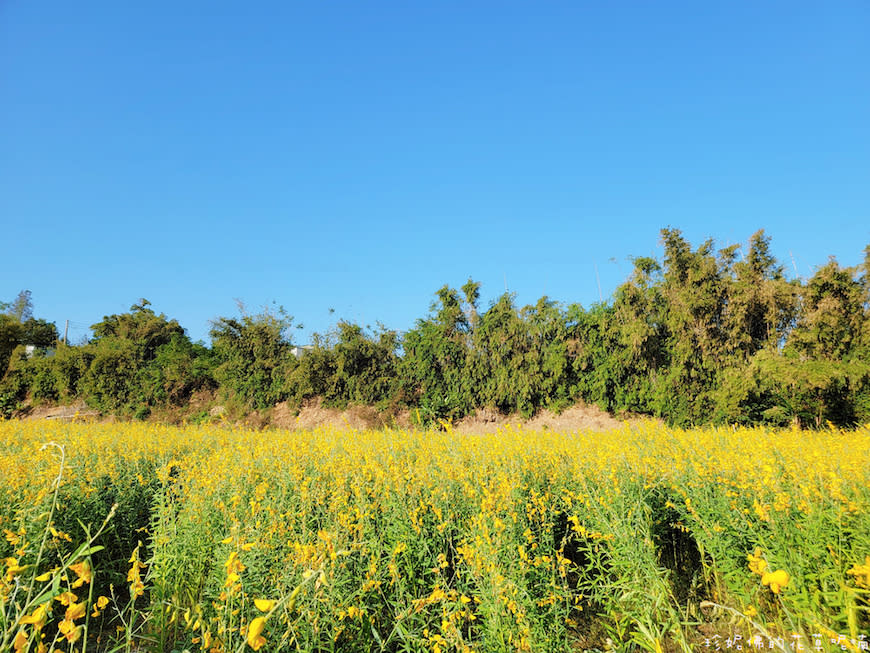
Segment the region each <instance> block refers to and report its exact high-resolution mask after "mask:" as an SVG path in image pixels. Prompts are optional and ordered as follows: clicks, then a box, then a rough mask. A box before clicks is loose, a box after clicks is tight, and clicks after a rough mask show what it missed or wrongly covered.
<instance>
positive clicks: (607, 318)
mask: <svg viewBox="0 0 870 653" xmlns="http://www.w3.org/2000/svg"><path fill="white" fill-rule="evenodd" d="M662 243H663V246H664V257H663V260H661V261H659V260H655V259H652V258H647V257H643V258H637V259H635V260H634V271H633V272H632V274H631V276H630V278H629V279H628V280H627V281H626V282H625V283H623V284H622V285H621V286H620V287H619V288H618V289H617V291H616V292H615V293H614V296H613V298H612V300H611V301H610V302H608V303H601V304H597V305H594V306H592V307H590V308H584V307H582V306H579V305H577V304H572V305H570V306H563V305H560V304H558V303H556V302H554V301H553V300H551V299H550V298H547V297H542V298H541V299H540V300H539V301H538V302H537V303H536V304H534V305H531V306H526V307H519V306H518V305H517V304H516V301H515V297H514V296H513V295H511V294H508V293H505V294H504V295H502V296H501V297H499V298H498V299H497V300H495V301H494V302H493V303H492V304H491V305H490V306H489V307H488V308H486V309H483V308H482V307H481V306H480V301H479V300H480V285H479V284H478V283H476V282H474V281H472V280H469V281H468V283H466V284H465V285H464V286H462V288H461V289H459V290H457V289H454V288H451V287H449V286H444V287H443V288H441V289H440V290H438V292H437V293H436V300H435V302H434V303H433V305H432V307H431V311H430V314H429V315H427V316H426V317H424V318H421V319H419V320H418V321H417V323H416V324H415V326H414V327H413V328H412V329H411V330H409V331H407V332H406V333H404V334H398V333H396V332H394V331H389V330H387V329H384V328H380V330H379V331H377V332H372V331H370V330H367V329H363V328H362V327H361V326H359V325H356V324H352V323H349V322H343V321H342V322H339V323H338V325H337V326H336V328H335V330H334V331H333V332H332V333H329V334H325V335H323V336H318V337H316V338H315V343H314V346H313V347H309V348H305V349H302V350H299V349H296V350H294V347H293V345H294V343H293V342H292V338H291V335H290V333H291V331H290V327H291V326H292V318H290V317H289V316H288V315H286V314H285V313H284V312H283V310H279V311H278V312H277V313H276V312H272V311H269V310H265V311H264V312H262V313H260V314H257V315H249V314H246V313H245V312H244V311H242V315H241V317H239V318H229V317H222V318H219V319H217V320H216V321H215V322H214V323H213V328H212V330H211V339H212V342H211V347H210V348H209V347H206V346H204V345H200V344H195V343H192V342H191V341H190V339H189V338H188V337H187V335H186V334H185V331H184V329H183V328H182V327H181V326H180V325H179V324H178V323H177V322H176V321H175V320H170V319H168V318H167V317H166V316H164V315H162V314H160V315H157V314H155V313H154V312H153V311H152V310H151V309H150V308H149V305H148V302H146V301H145V300H142V301H141V302H140V303H139V304H136V305H134V306H133V307H131V310H130V312H129V313H124V314H121V315H110V316H106V317H105V318H103V320H102V321H101V322H99V323H97V324H95V325H93V327H92V330H93V333H94V337H93V339H92V340H91V341H90V342H88V343H87V344H84V345H81V346H67V345H63V344H61V345H58V346H57V347H56V348H54V349H51V348H50V347H51V346H52V345H53V343H54V342H55V340H56V338H57V333H56V330H55V328H54V325H52V324H49V323H46V322H44V321H42V320H36V319H34V318H33V316H32V304H31V301H30V295H29V293H27V292H26V291H25V292H23V293H21V294H20V295H19V297H18V298H17V299H16V300H15V301H14V302H12V303H10V304H5V305H3V306H2V309H3V310H4V311H5V312H4V314H2V315H0V369H6V370H7V371H6V374H5V376H4V378H3V380H2V383H0V412H4V413H6V414H10V413H12V412H13V411H14V410H15V409H16V408H17V407H19V406H21V405H22V404H24V403H25V402H27V401H28V400H30V401H40V400H50V401H69V400H72V399H75V398H83V399H84V400H85V401H86V402H87V403H88V404H90V405H91V406H93V407H95V408H96V409H98V410H100V411H103V412H113V413H119V414H126V415H137V416H144V415H147V414H148V412H149V411H150V410H152V409H153V408H155V407H159V406H181V405H183V404H184V403H185V402H187V401H188V400H189V399H190V397H191V396H192V395H193V394H194V393H195V392H196V391H198V390H202V389H211V390H217V391H219V392H220V393H222V394H223V395H224V399H225V400H227V401H231V402H235V404H236V405H238V406H239V407H240V408H241V409H242V410H254V409H268V408H269V407H271V406H273V405H275V404H276V403H279V402H282V401H289V402H290V403H291V404H293V405H296V406H298V405H300V404H301V402H302V401H304V400H305V399H308V398H312V397H322V398H323V399H324V400H325V401H326V402H327V403H329V404H332V405H341V404H346V403H348V402H356V403H367V404H377V405H380V406H387V405H392V406H407V407H410V408H413V409H415V410H414V414H415V415H417V416H419V419H420V420H422V421H423V422H425V423H430V422H435V421H438V420H451V419H455V418H458V417H461V416H463V415H466V414H469V413H470V412H472V411H473V410H475V409H476V408H484V407H486V408H492V409H496V410H498V411H501V412H503V413H508V412H519V413H523V414H525V415H530V414H532V413H534V412H535V411H537V410H539V409H541V408H551V409H555V410H559V409H561V408H562V407H564V406H567V405H568V404H570V403H572V402H574V401H578V400H582V401H586V402H589V403H596V404H598V405H599V406H601V407H602V408H605V409H607V410H610V411H613V412H621V411H633V412H637V413H643V414H649V415H655V416H658V417H662V418H664V419H665V420H667V421H668V422H669V423H671V424H674V425H689V424H700V423H705V422H715V423H740V424H770V425H784V424H788V423H789V422H794V423H800V424H802V425H805V426H813V427H816V428H818V427H821V426H823V425H824V424H825V423H826V422H832V423H834V424H837V425H852V424H856V423H865V422H867V421H870V363H868V361H870V247H868V248H867V250H865V254H866V256H865V261H864V264H863V265H861V266H857V267H854V268H849V267H842V266H840V265H839V264H838V263H837V262H836V261H835V260H833V259H832V260H831V261H829V262H828V263H827V264H826V265H824V266H822V267H820V268H818V269H817V270H816V272H815V274H814V275H813V276H812V278H810V279H808V280H806V281H804V280H800V279H787V278H786V276H785V273H784V271H783V267H782V265H780V264H779V263H778V262H777V261H776V259H775V258H774V257H773V256H772V255H771V253H770V247H769V239H768V238H767V237H766V236H765V235H764V233H763V232H758V233H756V234H754V235H753V236H752V238H751V239H750V242H749V246H748V248H747V251H745V252H741V251H740V248H739V246H736V245H734V246H730V247H726V248H724V249H721V250H718V251H717V250H716V249H715V247H714V243H713V241H706V242H704V243H702V244H701V245H700V246H699V247H697V248H695V249H693V248H692V246H691V245H690V244H689V243H688V242H687V241H686V240H685V239H684V238H683V236H682V234H681V233H680V232H679V231H678V230H676V229H664V230H662ZM23 345H34V346H35V347H36V350H35V352H32V353H30V354H28V353H27V352H26V351H25V349H24V347H23ZM7 368H8V369H7Z"/></svg>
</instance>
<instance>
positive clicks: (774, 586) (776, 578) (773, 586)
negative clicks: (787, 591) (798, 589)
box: [761, 569, 790, 594]
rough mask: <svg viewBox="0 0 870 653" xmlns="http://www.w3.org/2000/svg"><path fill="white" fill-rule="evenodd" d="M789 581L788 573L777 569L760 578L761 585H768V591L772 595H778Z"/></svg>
mask: <svg viewBox="0 0 870 653" xmlns="http://www.w3.org/2000/svg"><path fill="white" fill-rule="evenodd" d="M789 580H790V577H789V575H788V573H787V572H786V571H784V570H782V569H777V570H776V571H774V572H773V573H767V572H765V573H764V574H763V575H762V576H761V584H762V585H765V586H767V585H770V591H771V592H773V593H774V594H779V593H780V591H781V590H782V588H783V587H785V586H786V585H788V581H789Z"/></svg>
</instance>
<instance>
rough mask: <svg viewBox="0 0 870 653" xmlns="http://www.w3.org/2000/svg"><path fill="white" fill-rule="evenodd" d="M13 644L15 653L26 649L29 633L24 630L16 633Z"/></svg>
mask: <svg viewBox="0 0 870 653" xmlns="http://www.w3.org/2000/svg"><path fill="white" fill-rule="evenodd" d="M12 646H13V648H14V649H15V653H21V651H23V650H24V647H25V646H27V633H25V632H24V631H23V630H19V631H18V634H17V635H15V639H14V640H13V641H12Z"/></svg>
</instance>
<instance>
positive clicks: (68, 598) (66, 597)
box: [54, 592, 79, 605]
mask: <svg viewBox="0 0 870 653" xmlns="http://www.w3.org/2000/svg"><path fill="white" fill-rule="evenodd" d="M54 600H55V601H60V603H61V605H70V604H72V603H75V602H76V601H78V600H79V597H77V596H76V595H75V594H73V593H72V592H64V593H63V594H58V595H57V596H55V597H54Z"/></svg>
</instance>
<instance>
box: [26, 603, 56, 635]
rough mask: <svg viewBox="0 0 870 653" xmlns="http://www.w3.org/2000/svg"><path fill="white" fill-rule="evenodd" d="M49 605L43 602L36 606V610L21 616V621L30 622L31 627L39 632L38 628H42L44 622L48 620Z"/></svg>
mask: <svg viewBox="0 0 870 653" xmlns="http://www.w3.org/2000/svg"><path fill="white" fill-rule="evenodd" d="M49 605H50V604H49V603H43V604H42V605H40V606H39V607H38V608H36V610H34V611H33V614H30V615H26V616H24V617H21V623H22V624H31V625H32V626H33V629H34V630H35V631H37V632H39V631H40V630H42V627H43V626H44V625H45V622H46V621H48V607H49Z"/></svg>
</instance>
